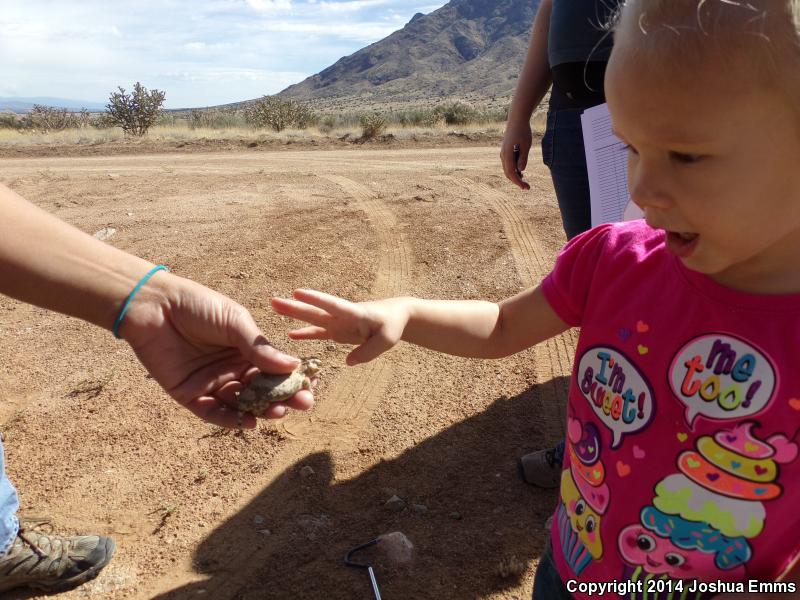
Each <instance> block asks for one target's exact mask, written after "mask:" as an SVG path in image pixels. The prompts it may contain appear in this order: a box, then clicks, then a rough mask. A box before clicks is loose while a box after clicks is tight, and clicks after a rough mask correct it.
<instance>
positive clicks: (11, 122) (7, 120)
mask: <svg viewBox="0 0 800 600" xmlns="http://www.w3.org/2000/svg"><path fill="white" fill-rule="evenodd" d="M27 126H28V124H27V123H26V122H25V121H24V120H23V119H21V118H20V117H19V116H17V115H16V114H14V113H13V112H0V129H24V128H25V127H27Z"/></svg>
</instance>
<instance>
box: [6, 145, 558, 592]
mask: <svg viewBox="0 0 800 600" xmlns="http://www.w3.org/2000/svg"><path fill="white" fill-rule="evenodd" d="M531 163H532V166H531V168H530V169H529V171H528V178H529V180H530V182H531V184H532V190H531V191H530V192H527V193H525V192H521V191H518V190H516V188H513V187H512V186H511V185H510V184H508V183H507V182H506V181H505V179H504V178H503V176H502V174H501V172H500V170H499V166H498V165H499V163H498V158H497V146H495V145H491V146H483V147H475V146H471V147H470V146H460V147H459V146H455V147H447V148H403V149H394V148H392V147H391V146H387V147H381V146H376V145H365V146H361V147H358V148H352V147H351V148H347V149H313V148H311V149H303V150H293V151H290V152H287V151H266V150H263V149H255V150H247V149H245V150H229V151H226V152H216V153H214V152H200V153H192V152H187V153H174V152H173V153H167V154H146V155H142V154H130V155H123V156H105V157H103V156H89V157H33V158H32V157H23V158H8V157H6V158H3V159H0V179H1V180H2V181H3V182H4V183H6V184H7V185H10V186H11V187H12V188H13V189H15V190H16V191H17V192H19V193H20V194H22V195H23V196H25V197H26V198H28V199H30V200H31V201H33V202H35V203H37V204H38V205H40V206H42V207H43V208H45V209H46V210H48V211H51V212H53V213H55V214H56V215H58V216H59V217H61V218H63V219H64V220H66V221H68V222H70V223H73V224H74V225H76V226H77V227H79V228H81V229H83V230H84V231H87V232H89V233H95V232H97V231H99V230H101V229H103V228H105V227H111V228H114V229H116V233H115V234H114V235H113V237H111V238H110V239H109V240H108V241H109V243H111V244H114V245H116V246H118V247H120V248H123V249H125V250H127V251H130V252H134V253H137V254H139V255H141V256H144V257H146V258H148V259H150V260H152V261H154V262H158V263H164V264H167V265H169V266H170V268H171V269H172V270H173V271H174V272H175V273H177V274H180V275H182V276H186V277H190V278H192V279H194V280H196V281H199V282H202V283H203V284H205V285H208V286H210V287H213V288H215V289H218V290H220V291H221V292H223V293H225V294H228V295H230V296H232V297H233V298H235V299H236V300H238V301H239V302H241V303H242V304H244V305H245V306H247V307H248V308H249V309H250V310H251V312H252V313H253V314H254V316H255V318H256V320H257V321H258V322H259V323H260V325H261V326H262V327H263V329H264V331H265V332H266V333H267V335H268V337H269V338H270V339H271V340H272V341H273V343H274V344H275V345H277V346H279V347H281V348H282V349H284V350H286V351H289V352H292V353H295V354H297V355H310V354H313V355H317V356H320V357H321V358H322V359H323V360H324V362H325V364H326V369H325V373H324V375H323V377H322V380H321V382H320V385H319V387H318V389H317V400H318V403H317V406H316V407H315V409H314V410H313V411H312V412H310V413H307V414H292V415H290V416H289V417H287V418H286V419H285V420H284V421H283V422H280V423H277V424H275V423H263V424H261V425H260V428H259V429H258V430H256V431H251V432H247V433H244V434H237V433H233V432H228V431H225V430H219V429H217V428H214V427H212V426H209V425H206V424H204V423H202V422H200V421H198V420H196V419H194V418H193V417H192V416H191V415H190V414H189V413H188V412H187V411H184V410H183V409H181V408H180V407H179V406H177V405H176V404H175V403H174V402H172V400H170V399H169V398H168V397H167V396H166V395H165V394H163V393H162V392H161V390H160V388H158V386H157V385H156V384H155V383H154V382H153V381H152V380H150V379H148V377H147V375H146V372H145V371H144V370H143V368H142V367H141V366H140V365H139V363H138V362H137V361H136V359H135V357H134V355H133V353H132V352H131V351H130V350H129V348H128V347H127V346H126V345H125V344H124V343H121V342H120V343H118V342H116V341H115V340H114V339H113V338H112V336H111V335H110V334H109V333H108V332H106V331H102V330H99V329H96V328H93V327H92V326H90V325H87V324H85V323H82V322H79V321H77V320H74V319H70V318H67V317H64V316H61V315H57V314H52V313H48V312H47V311H44V310H41V309H38V308H35V307H31V306H27V305H23V304H20V303H18V302H16V301H12V300H10V299H8V298H5V297H2V296H0V339H2V340H3V343H2V344H0V428H1V429H2V432H3V434H4V435H5V440H6V451H7V460H8V470H9V473H10V476H11V477H12V479H13V481H14V482H15V483H16V485H17V487H18V489H19V491H20V495H21V502H22V512H23V513H24V514H29V515H48V516H50V517H52V519H53V523H54V526H55V528H56V529H57V530H59V531H64V532H92V531H95V532H100V533H103V534H108V535H112V536H113V537H114V538H115V540H116V542H117V546H118V549H117V554H116V556H115V558H114V560H113V561H112V563H111V564H110V565H109V566H108V567H107V568H106V569H105V570H104V571H103V572H102V574H101V575H100V577H98V578H97V579H96V580H95V581H93V582H90V583H88V584H86V585H84V586H83V587H81V588H79V589H77V590H74V591H72V592H69V593H66V594H63V595H62V596H60V597H62V598H64V599H65V600H69V599H79V598H103V599H111V600H115V599H121V598H126V599H128V598H130V599H145V598H147V599H150V598H157V599H160V600H167V599H169V600H184V599H189V598H198V597H205V598H213V599H215V600H216V599H231V600H233V599H237V600H244V599H256V598H259V599H261V598H276V599H284V598H285V599H290V598H291V599H295V598H303V599H306V598H309V599H316V598H325V599H326V600H334V599H339V598H341V599H352V598H371V597H372V595H371V594H372V593H371V588H370V584H369V579H368V575H367V573H366V571H363V570H358V569H352V568H347V567H346V566H345V565H344V564H343V557H344V555H345V553H346V552H347V551H348V550H349V549H351V548H353V547H355V546H357V545H359V544H362V543H364V542H367V541H369V540H372V539H374V538H375V537H377V536H378V535H381V534H385V533H388V532H392V531H401V532H403V533H404V534H405V535H406V536H408V538H409V539H410V540H411V541H412V542H413V544H414V545H415V552H414V560H413V561H412V562H411V563H410V564H409V565H404V566H402V565H400V566H399V565H396V564H394V563H392V562H391V561H389V560H387V559H386V558H385V556H384V555H382V554H381V553H380V546H378V548H377V549H375V548H373V549H372V550H369V551H365V552H363V553H361V554H360V555H359V558H360V559H362V560H365V561H373V562H374V563H375V565H376V577H377V581H378V583H379V585H380V590H381V593H382V595H383V597H384V598H385V599H387V600H392V599H401V598H402V599H415V600H416V599H427V598H431V599H433V598H436V599H440V600H441V599H449V598H453V599H455V598H458V599H464V598H481V599H492V600H501V599H503V600H511V599H514V598H517V599H527V598H529V597H530V594H531V588H532V580H533V573H534V570H535V566H536V563H537V559H538V556H539V555H540V552H541V550H542V548H543V545H544V543H545V531H544V521H545V519H546V518H547V517H548V515H549V513H550V512H551V509H552V508H553V506H554V504H555V499H556V494H555V492H543V491H540V490H536V489H534V488H531V487H529V486H526V485H525V484H523V483H522V482H521V481H520V480H519V479H518V478H517V475H516V471H515V458H516V457H517V456H518V455H520V454H522V453H524V452H526V451H529V450H531V449H534V448H538V447H542V446H545V445H548V444H552V443H554V442H556V441H557V440H558V439H559V438H560V437H561V436H562V433H563V422H564V420H565V416H564V407H563V405H562V403H561V402H560V400H559V399H560V398H563V397H564V396H565V389H566V382H567V376H568V375H569V371H570V361H571V359H572V347H573V344H574V334H573V333H571V332H570V333H567V334H565V335H564V336H561V337H559V338H556V339H554V340H551V341H549V342H548V343H545V344H542V345H540V346H539V347H537V348H533V349H530V350H528V351H525V352H522V353H520V354H518V355H516V356H514V357H511V358H508V359H504V360H499V361H476V360H467V359H460V358H454V357H448V356H444V355H437V354H435V353H432V352H429V351H427V350H423V349H420V348H417V347H413V346H410V345H403V346H401V347H399V348H396V349H395V350H393V351H391V352H390V353H388V354H387V355H385V356H384V357H382V358H381V359H379V360H377V361H375V362H373V363H371V364H369V365H367V366H362V367H358V368H346V367H344V363H343V358H344V355H345V353H346V348H342V347H336V346H334V345H331V344H329V343H325V342H303V343H297V342H291V341H288V340H287V339H286V337H285V331H286V330H287V329H288V328H289V327H290V326H291V322H290V321H288V320H286V319H284V318H282V317H280V316H277V315H275V314H273V313H272V312H271V311H270V309H269V304H268V299H269V297H270V296H272V295H283V296H285V295H288V294H290V292H291V290H292V289H293V288H295V287H299V286H307V287H314V288H317V289H321V290H325V291H329V292H332V293H335V294H340V295H343V296H346V297H348V298H351V299H354V300H362V299H368V298H374V297H383V296H388V295H398V294H413V295H419V296H426V297H439V298H484V299H494V300H497V299H501V298H503V297H506V296H508V295H511V294H514V293H516V292H517V291H519V290H520V289H521V288H523V287H525V286H529V285H531V284H533V283H535V282H537V281H539V280H540V279H541V277H542V276H543V275H544V274H545V273H546V272H547V271H548V269H549V267H550V265H551V264H552V260H553V258H554V256H555V254H556V252H557V250H558V249H559V248H560V246H561V245H562V244H563V232H562V230H561V227H560V220H559V217H558V210H557V207H556V204H555V199H554V195H553V192H552V188H551V184H550V180H549V176H548V174H547V171H546V169H545V168H544V167H542V166H540V164H539V163H540V157H539V156H532V158H531ZM304 467H310V469H304ZM393 495H397V496H399V497H400V498H401V499H403V500H404V501H405V508H404V509H402V510H400V511H393V510H392V509H390V508H388V507H387V506H385V503H386V502H387V500H389V499H390V498H391V497H392V496H393ZM509 566H510V567H511V568H510V569H509V568H508V567H509ZM508 571H511V574H509V573H508ZM9 597H12V598H14V599H15V600H19V599H22V598H36V597H38V596H36V595H32V594H29V593H16V594H11V595H9Z"/></svg>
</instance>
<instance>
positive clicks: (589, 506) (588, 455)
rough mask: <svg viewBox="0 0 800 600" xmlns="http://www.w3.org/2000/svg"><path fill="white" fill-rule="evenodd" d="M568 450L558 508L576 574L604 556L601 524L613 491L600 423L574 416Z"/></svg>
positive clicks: (565, 545)
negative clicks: (603, 458)
mask: <svg viewBox="0 0 800 600" xmlns="http://www.w3.org/2000/svg"><path fill="white" fill-rule="evenodd" d="M568 430H569V435H568V438H569V439H568V444H567V450H568V452H569V462H570V467H569V468H568V469H565V470H564V472H563V473H562V474H561V499H562V502H561V504H560V505H559V507H558V510H557V511H556V516H557V519H558V531H559V537H560V540H561V548H562V550H563V552H564V559H565V560H566V561H567V563H568V564H569V566H570V568H571V569H572V570H573V571H574V572H575V575H580V574H581V573H582V572H583V570H584V569H585V568H586V567H587V566H589V564H591V562H592V561H593V560H599V559H600V558H602V556H603V542H602V539H601V537H600V524H601V521H602V519H603V515H604V514H605V513H606V511H607V510H608V504H609V500H610V492H609V488H608V484H607V483H606V480H605V479H606V473H605V467H604V466H603V462H602V461H601V460H600V434H599V432H598V430H597V427H596V426H595V425H594V424H592V423H587V424H586V427H585V428H583V427H581V424H580V422H579V421H576V420H574V419H570V422H569V427H568Z"/></svg>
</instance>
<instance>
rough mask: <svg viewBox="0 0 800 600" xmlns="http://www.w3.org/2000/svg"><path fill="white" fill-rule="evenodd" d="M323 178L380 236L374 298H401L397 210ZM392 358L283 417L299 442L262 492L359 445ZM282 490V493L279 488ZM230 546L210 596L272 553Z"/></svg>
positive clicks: (238, 582)
mask: <svg viewBox="0 0 800 600" xmlns="http://www.w3.org/2000/svg"><path fill="white" fill-rule="evenodd" d="M320 177H322V178H323V179H327V180H328V181H330V182H332V183H334V184H336V185H338V186H339V187H340V188H341V189H343V190H344V191H345V192H346V193H347V194H348V195H349V196H350V197H351V198H352V199H354V200H355V201H356V203H357V206H358V207H360V208H361V209H362V210H363V211H364V213H365V215H366V219H367V220H368V221H369V223H370V224H371V226H372V228H373V230H374V231H375V234H376V236H377V238H378V247H379V248H380V255H379V256H378V257H377V259H378V260H377V262H378V264H377V267H376V273H375V281H374V283H373V285H372V287H371V289H370V296H371V297H375V298H379V297H386V296H397V295H400V294H402V293H403V292H405V291H407V289H408V287H409V283H410V279H411V265H412V257H411V252H410V250H409V246H408V245H407V243H406V241H405V236H404V234H402V233H401V232H400V231H399V228H398V224H397V220H396V218H395V216H394V214H393V213H392V212H391V211H390V210H389V209H388V208H387V207H386V206H385V205H384V204H383V203H382V202H381V201H380V200H379V199H377V198H376V197H375V195H374V194H373V192H372V191H371V190H369V189H368V188H367V187H365V186H363V185H361V184H360V183H358V182H356V181H353V180H352V179H349V178H347V177H343V176H340V175H320ZM390 361H391V358H388V359H387V358H385V357H380V358H378V359H376V360H374V361H371V362H370V363H367V364H366V365H362V366H360V367H357V368H348V369H346V370H344V371H342V372H341V374H340V375H339V376H338V377H337V379H336V381H335V382H334V383H333V384H332V385H331V387H330V388H328V390H327V391H326V394H325V400H324V402H321V403H320V404H319V405H317V407H315V409H314V412H313V415H312V416H311V417H308V416H304V415H302V414H291V415H289V416H288V417H286V418H284V420H283V421H282V423H281V425H280V427H282V428H283V430H284V431H285V432H286V433H288V434H289V435H290V436H292V437H294V438H296V441H297V442H298V444H297V446H294V447H289V448H288V449H287V451H285V452H282V453H281V456H280V457H279V458H278V459H277V460H276V461H275V463H274V464H273V468H272V469H271V472H270V476H269V478H267V480H265V481H261V482H260V483H259V484H258V491H259V492H260V491H261V490H262V489H265V487H270V486H271V485H272V484H273V482H274V481H275V480H277V479H278V478H280V477H281V475H282V474H284V473H285V472H286V470H287V469H289V468H290V465H292V464H295V463H296V462H297V461H298V459H299V458H301V457H304V456H307V455H308V454H310V453H313V452H315V451H319V450H320V449H321V448H324V447H325V446H326V445H327V444H328V443H329V442H330V441H331V440H334V439H335V440H336V442H337V444H338V445H340V444H342V443H343V441H344V443H347V440H352V442H351V443H353V444H355V442H356V441H357V438H358V436H359V434H360V432H361V431H363V429H364V428H366V426H367V425H368V423H369V418H370V415H371V414H372V412H373V411H374V409H375V407H376V406H377V404H378V401H379V400H380V399H381V397H382V396H383V393H384V390H385V389H386V386H387V384H388V381H389V377H390V375H391V366H390ZM278 494H279V495H280V491H278ZM251 500H252V498H242V500H241V501H240V503H239V506H238V507H232V510H231V512H230V514H231V515H236V516H238V515H239V514H240V511H241V510H242V508H243V507H245V506H247V505H248V504H249V503H250V501H251ZM275 500H276V509H275V512H274V514H273V515H272V516H273V518H276V519H278V518H279V515H280V514H281V513H285V512H286V511H289V510H292V509H297V506H294V507H292V503H291V501H290V500H289V499H288V498H287V499H286V502H281V501H280V500H279V499H278V498H276V499H275ZM277 507H281V508H277ZM236 516H234V517H233V518H236ZM232 535H233V536H234V537H235V536H236V534H232ZM229 547H230V550H229V551H228V552H227V554H228V559H227V560H226V563H225V565H220V567H219V568H218V569H217V570H216V572H215V574H214V576H213V577H212V578H211V579H209V580H207V581H206V582H205V584H204V585H203V589H204V590H205V592H204V595H205V596H206V597H208V598H214V599H215V600H232V599H235V598H238V597H239V595H240V593H241V590H242V586H243V585H246V584H247V582H248V581H251V580H252V575H253V573H254V572H255V571H256V570H257V569H259V568H260V567H261V564H262V561H263V560H267V559H268V558H269V557H270V556H271V555H272V554H273V552H274V548H273V547H272V546H271V545H270V544H269V543H267V544H265V545H264V546H263V547H261V548H258V549H254V548H252V547H251V546H249V545H247V544H238V543H236V542H231V543H230V546H229ZM178 579H179V578H178ZM178 579H176V577H175V575H174V573H167V574H166V575H165V576H164V577H162V578H160V579H159V580H157V581H156V582H154V585H153V586H152V587H151V588H150V590H149V591H148V595H147V596H146V597H147V598H152V597H154V596H155V595H156V594H159V593H166V594H167V597H172V596H171V594H170V593H169V590H172V589H175V584H176V581H177V580H178ZM161 597H162V596H159V598H161ZM179 597H180V596H179ZM142 598H144V596H142Z"/></svg>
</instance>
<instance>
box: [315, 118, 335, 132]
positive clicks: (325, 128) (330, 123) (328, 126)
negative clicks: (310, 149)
mask: <svg viewBox="0 0 800 600" xmlns="http://www.w3.org/2000/svg"><path fill="white" fill-rule="evenodd" d="M317 127H319V130H320V131H321V132H322V133H330V132H331V131H333V130H334V129H335V128H336V117H334V116H333V115H325V116H324V117H322V118H321V119H320V120H319V124H318V125H317Z"/></svg>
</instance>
